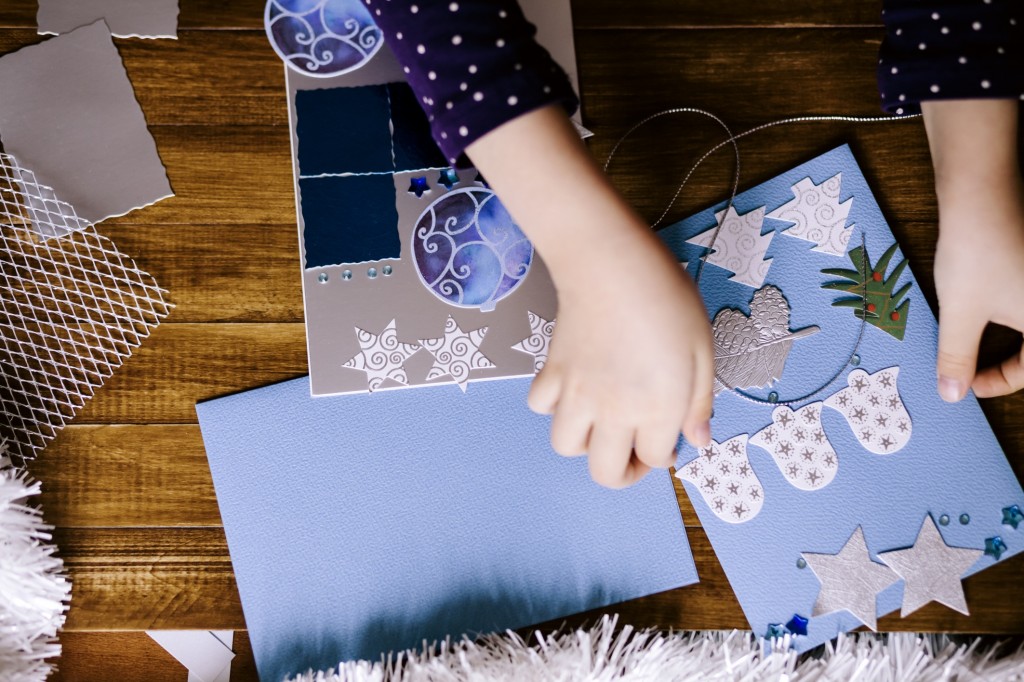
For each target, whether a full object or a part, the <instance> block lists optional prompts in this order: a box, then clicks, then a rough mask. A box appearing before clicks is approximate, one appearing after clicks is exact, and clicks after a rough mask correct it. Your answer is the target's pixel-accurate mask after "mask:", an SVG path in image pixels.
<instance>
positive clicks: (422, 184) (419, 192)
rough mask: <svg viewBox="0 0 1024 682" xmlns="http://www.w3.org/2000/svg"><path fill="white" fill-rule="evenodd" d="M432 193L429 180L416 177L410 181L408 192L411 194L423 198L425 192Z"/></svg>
mask: <svg viewBox="0 0 1024 682" xmlns="http://www.w3.org/2000/svg"><path fill="white" fill-rule="evenodd" d="M429 191H430V185H428V184H427V179H426V178H423V177H414V178H412V180H410V181H409V189H408V192H409V193H410V194H413V193H414V194H416V197H417V198H419V197H422V196H423V193H424V192H429Z"/></svg>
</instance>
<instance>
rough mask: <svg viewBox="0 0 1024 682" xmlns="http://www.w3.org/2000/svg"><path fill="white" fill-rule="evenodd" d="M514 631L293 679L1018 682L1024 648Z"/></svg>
mask: <svg viewBox="0 0 1024 682" xmlns="http://www.w3.org/2000/svg"><path fill="white" fill-rule="evenodd" d="M535 635H536V640H537V641H536V643H535V644H532V645H530V644H527V642H525V641H524V640H523V639H522V638H520V637H519V636H518V635H516V634H515V633H511V632H510V633H506V634H504V635H491V636H489V637H486V638H484V639H482V640H480V641H478V642H471V641H468V640H463V641H461V642H458V643H454V644H448V645H447V646H444V647H442V648H441V649H440V650H439V651H436V652H427V653H423V652H416V651H408V652H404V653H402V654H399V655H398V656H397V657H393V658H392V659H391V660H390V661H388V662H387V663H385V664H381V663H369V662H367V661H361V662H355V663H346V664H343V665H342V666H341V667H340V668H339V670H338V671H334V670H329V671H326V672H316V673H314V672H312V671H310V672H308V673H306V674H305V675H300V676H299V677H296V678H294V679H293V680H292V682H385V681H387V682H484V681H485V680H487V681H491V680H497V681H502V682H504V681H508V682H513V681H515V682H556V681H557V682H611V681H612V680H616V681H625V682H701V681H704V680H711V681H715V682H726V681H729V682H755V681H760V680H766V681H769V680H770V681H772V682H839V681H845V680H856V681H857V682H974V681H977V682H981V681H984V682H1012V681H1021V680H1024V650H1020V649H1018V650H1016V651H1014V652H1007V653H1004V654H1002V655H998V654H999V652H997V650H996V649H993V648H988V649H984V650H983V647H981V646H980V644H979V642H980V641H981V640H974V643H973V644H971V645H964V644H957V643H955V642H954V641H952V640H951V639H950V638H949V637H947V636H944V635H915V634H911V633H894V634H883V635H875V634H871V633H855V634H851V635H842V636H840V637H839V639H838V640H837V641H835V642H834V643H832V644H830V645H828V646H827V647H826V648H825V651H824V653H823V654H822V655H820V656H817V657H814V656H799V655H797V654H796V653H794V652H793V651H791V650H789V648H788V647H789V642H788V640H777V641H776V646H775V648H774V649H773V650H772V651H771V652H770V653H768V654H765V653H764V651H763V648H762V642H763V640H760V638H757V637H755V636H753V635H752V634H751V633H749V632H739V631H733V632H690V633H662V632H657V631H650V630H645V631H636V630H634V629H633V628H631V627H629V626H626V627H624V628H621V629H619V630H618V631H616V618H614V617H611V618H609V617H605V618H603V619H602V620H601V622H600V623H599V624H597V625H596V626H595V627H594V628H592V629H589V630H587V629H583V630H578V631H576V632H567V633H560V634H555V635H541V634H539V633H535Z"/></svg>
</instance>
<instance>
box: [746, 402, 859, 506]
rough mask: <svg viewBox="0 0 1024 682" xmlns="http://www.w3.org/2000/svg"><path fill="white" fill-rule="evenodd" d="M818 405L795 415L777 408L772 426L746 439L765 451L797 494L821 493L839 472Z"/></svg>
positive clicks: (810, 406)
mask: <svg viewBox="0 0 1024 682" xmlns="http://www.w3.org/2000/svg"><path fill="white" fill-rule="evenodd" d="M821 405H822V404H821V403H820V402H816V403H811V404H810V405H804V406H803V407H801V408H800V409H799V410H796V411H795V412H794V411H793V410H792V409H790V408H789V407H786V406H785V405H780V406H779V407H776V408H775V411H774V412H772V423H771V424H770V425H768V426H766V427H765V428H763V429H761V430H760V431H758V432H757V433H755V434H754V435H753V436H752V437H751V439H750V443H751V444H752V445H756V446H757V447H759V448H763V449H764V450H767V451H768V452H769V453H770V454H771V456H772V459H774V460H775V464H776V465H777V466H778V467H779V471H781V472H782V475H783V476H785V478H786V480H787V481H789V482H790V483H791V484H792V485H793V486H795V487H797V488H800V489H801V490H821V489H822V488H824V487H825V486H827V485H828V484H829V483H831V482H832V479H833V478H835V477H836V472H837V471H838V470H839V456H838V455H836V451H835V450H834V449H833V448H832V444H831V443H830V442H829V440H828V436H826V435H825V430H824V429H823V428H822V426H821Z"/></svg>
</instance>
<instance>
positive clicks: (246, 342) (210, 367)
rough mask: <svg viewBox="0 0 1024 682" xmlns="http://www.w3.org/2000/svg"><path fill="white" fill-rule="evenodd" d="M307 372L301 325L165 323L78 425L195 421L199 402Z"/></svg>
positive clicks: (102, 391) (92, 403)
mask: <svg viewBox="0 0 1024 682" xmlns="http://www.w3.org/2000/svg"><path fill="white" fill-rule="evenodd" d="M306 373H308V365H307V362H306V342H305V327H304V325H302V324H223V325H221V324H199V325H196V324H163V325H161V326H160V327H158V328H157V329H156V330H155V331H154V332H153V335H152V336H151V337H150V338H149V339H147V340H146V342H145V343H144V344H143V345H142V346H141V347H140V348H138V349H137V350H136V351H135V354H134V355H133V356H132V357H131V358H129V359H128V361H127V362H126V363H125V364H124V365H123V366H122V367H121V368H120V369H119V370H118V371H117V372H115V373H114V375H113V376H112V377H111V378H110V379H108V380H107V383H106V384H104V385H103V386H102V387H101V388H100V390H98V391H97V392H96V395H95V396H94V397H93V399H92V400H90V401H89V402H88V403H87V404H86V406H85V408H84V409H83V410H82V412H81V413H80V414H79V416H78V417H77V419H76V423H78V424H140V423H141V424H152V423H194V422H195V420H196V417H195V403H196V402H199V401H202V400H207V399H209V398H213V397H217V396H222V395H226V394H228V393H233V392H236V391H241V390H245V389H247V388H253V387H255V386H262V385H265V384H270V383H274V382H277V381H283V380H284V379H291V378H294V377H297V376H302V375H304V374H306Z"/></svg>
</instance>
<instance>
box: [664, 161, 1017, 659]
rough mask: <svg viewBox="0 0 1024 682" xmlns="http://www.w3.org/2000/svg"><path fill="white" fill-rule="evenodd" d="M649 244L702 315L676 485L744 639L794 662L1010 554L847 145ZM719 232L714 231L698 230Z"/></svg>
mask: <svg viewBox="0 0 1024 682" xmlns="http://www.w3.org/2000/svg"><path fill="white" fill-rule="evenodd" d="M725 209H726V205H724V204H723V205H720V206H717V207H715V208H714V209H709V210H707V211H704V212H703V213H700V214H697V215H695V216H693V217H691V218H689V219H687V220H684V221H683V222H681V223H678V224H676V225H673V226H671V227H669V228H666V229H665V230H664V231H663V232H662V233H661V236H662V238H663V239H664V241H665V242H666V243H667V244H668V245H669V246H670V248H671V249H672V250H673V251H674V252H675V253H676V255H677V256H678V257H679V259H680V260H681V261H684V262H687V263H688V265H687V269H688V272H690V274H691V275H693V276H696V275H697V273H698V269H699V263H700V259H701V257H702V256H703V255H704V254H705V253H707V247H709V246H712V247H713V251H712V252H710V254H709V255H708V256H707V259H706V262H705V263H704V266H703V268H702V269H701V270H700V277H699V281H698V285H699V287H700V289H701V293H702V294H703V296H704V299H705V303H706V305H707V308H708V313H709V315H710V316H711V317H712V318H713V325H712V326H713V330H714V341H715V355H716V385H715V389H716V392H717V397H716V399H715V413H714V417H713V419H712V422H711V424H712V435H713V438H714V442H713V443H712V445H711V446H710V447H708V448H704V449H701V450H700V451H697V450H695V449H694V448H692V447H690V446H685V447H684V448H683V449H682V450H681V453H680V458H679V462H680V465H679V467H678V471H677V476H678V477H679V478H680V479H682V480H683V481H684V486H685V488H686V491H687V493H688V494H689V496H690V499H691V500H692V501H693V504H694V507H695V508H696V511H697V514H698V516H699V517H700V519H701V523H702V525H703V527H704V529H705V530H706V532H707V534H708V537H709V538H710V540H711V543H712V545H713V546H714V549H715V552H716V554H717V555H718V558H719V560H720V561H721V563H722V566H723V568H724V569H725V572H726V575H727V576H728V578H729V581H730V582H731V584H732V587H733V589H734V590H735V592H736V595H737V597H738V599H739V601H740V604H741V605H742V607H743V610H744V612H745V614H746V616H747V619H748V620H749V621H750V625H751V627H752V628H753V629H754V630H755V631H756V632H757V633H759V634H760V633H765V634H769V635H779V634H784V633H787V632H788V633H790V634H793V635H794V645H795V646H796V648H797V649H799V650H806V649H809V648H811V647H813V646H816V645H818V644H821V643H822V642H824V641H827V640H828V639H830V638H833V637H835V636H836V634H838V633H839V632H840V631H846V630H850V629H853V628H855V627H858V626H860V625H862V624H866V625H868V626H869V627H874V626H875V625H876V618H877V617H878V616H881V615H884V614H887V613H890V612H892V611H896V610H899V611H900V613H901V614H903V615H907V614H909V613H912V612H913V611H915V610H917V609H918V608H920V607H921V606H923V605H924V604H926V603H929V602H931V601H938V602H939V603H942V604H945V605H946V606H948V607H950V608H953V609H956V610H958V611H962V612H965V613H966V612H967V611H968V605H967V603H966V600H965V598H964V593H963V590H962V587H961V578H962V577H965V576H967V575H970V574H971V573H974V572H977V571H980V570H983V569H985V568H986V567H988V566H991V565H992V564H993V563H994V562H996V561H1000V560H1001V561H1005V560H1006V558H1007V557H1009V556H1011V555H1013V554H1016V553H1017V552H1020V551H1021V550H1022V549H1024V515H1022V513H1021V508H1022V507H1024V493H1022V491H1021V487H1020V484H1019V483H1018V482H1017V480H1016V478H1015V477H1014V474H1013V471H1012V470H1011V468H1010V466H1009V464H1008V463H1007V461H1006V457H1005V456H1004V454H1003V452H1002V450H1001V448H1000V446H999V443H998V442H997V441H996V439H995V437H994V436H993V434H992V430H991V429H990V427H989V425H988V423H987V421H986V420H985V417H984V415H983V414H982V412H981V409H980V408H979V406H978V403H977V401H976V400H975V398H974V397H973V395H971V396H968V398H967V399H966V400H964V401H962V402H960V403H958V404H954V405H951V404H947V403H944V402H943V401H942V400H941V399H940V398H939V396H938V394H937V392H936V388H935V384H936V378H935V377H936V374H935V362H936V345H937V339H938V327H937V325H936V322H935V318H934V317H933V315H932V313H931V310H930V309H929V307H928V303H927V302H926V301H925V299H924V298H923V296H922V295H921V291H920V288H919V287H918V285H917V283H916V282H915V280H914V278H913V275H912V274H911V271H910V268H909V267H908V264H907V263H906V261H905V260H904V257H903V255H902V253H901V252H900V250H899V248H898V246H897V245H896V242H895V238H894V237H893V235H892V232H891V231H890V230H889V227H888V226H887V225H886V222H885V220H884V218H883V216H882V213H881V211H880V210H879V207H878V205H877V204H876V202H875V200H874V198H873V197H872V195H871V191H870V189H869V188H868V186H867V184H866V182H865V180H864V177H863V176H862V174H861V172H860V170H859V169H858V167H857V164H856V162H855V160H854V158H853V156H852V154H851V153H850V150H849V148H848V147H845V146H843V147H840V148H838V149H835V150H833V151H831V152H829V153H827V154H824V155H822V156H820V157H818V158H816V159H814V160H812V161H810V162H808V163H805V164H803V165H801V166H798V167H797V168H794V169H793V170H792V171H789V172H788V173H785V174H783V175H781V176H779V177H777V178H775V179H773V180H771V181H769V182H766V183H764V184H762V185H759V186H757V187H755V188H753V189H751V190H749V191H747V192H744V193H742V194H740V195H738V196H737V197H736V199H735V203H734V206H733V207H731V208H729V210H728V212H726V213H721V212H723V211H725ZM719 223H721V227H720V228H719V227H716V226H717V225H718V224H719Z"/></svg>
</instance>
